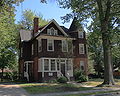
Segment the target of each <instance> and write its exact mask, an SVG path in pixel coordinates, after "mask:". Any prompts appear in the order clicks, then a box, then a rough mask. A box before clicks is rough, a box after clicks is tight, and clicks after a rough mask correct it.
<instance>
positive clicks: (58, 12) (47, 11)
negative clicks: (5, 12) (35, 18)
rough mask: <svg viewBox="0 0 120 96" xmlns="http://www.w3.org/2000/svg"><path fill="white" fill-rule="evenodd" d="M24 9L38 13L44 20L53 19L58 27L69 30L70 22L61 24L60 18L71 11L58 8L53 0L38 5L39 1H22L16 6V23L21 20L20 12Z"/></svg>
mask: <svg viewBox="0 0 120 96" xmlns="http://www.w3.org/2000/svg"><path fill="white" fill-rule="evenodd" d="M26 9H31V10H33V11H35V12H36V13H40V14H41V15H42V16H43V18H44V19H46V20H50V19H55V20H56V22H57V23H58V24H59V25H61V26H65V27H67V28H69V26H70V24H71V22H72V20H71V21H70V22H69V23H65V24H63V23H62V22H63V21H62V20H61V18H60V17H62V16H65V15H66V14H67V13H70V12H71V10H68V9H63V8H59V5H58V4H57V3H56V2H54V0H50V1H49V2H48V3H47V4H43V3H40V0H24V2H23V3H22V4H20V6H16V17H15V18H16V23H17V22H18V21H19V20H21V18H22V11H24V10H26Z"/></svg>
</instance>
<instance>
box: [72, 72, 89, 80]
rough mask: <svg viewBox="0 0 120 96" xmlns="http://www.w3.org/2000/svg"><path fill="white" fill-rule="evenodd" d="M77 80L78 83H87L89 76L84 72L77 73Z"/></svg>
mask: <svg viewBox="0 0 120 96" xmlns="http://www.w3.org/2000/svg"><path fill="white" fill-rule="evenodd" d="M74 77H75V80H76V81H77V82H86V81H88V79H87V76H86V75H85V74H84V73H83V71H80V70H79V71H75V73H74Z"/></svg>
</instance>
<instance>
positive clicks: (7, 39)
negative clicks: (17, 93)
mask: <svg viewBox="0 0 120 96" xmlns="http://www.w3.org/2000/svg"><path fill="white" fill-rule="evenodd" d="M21 1H23V0H15V1H14V0H1V2H0V69H1V70H2V79H3V71H4V69H5V68H9V69H12V70H14V69H15V68H16V66H17V53H16V52H17V46H16V44H17V42H16V36H17V34H18V33H17V32H18V31H17V28H16V25H15V22H14V21H15V19H14V17H15V14H14V11H15V8H14V5H15V4H19V3H20V2H21ZM15 70H16V69H15Z"/></svg>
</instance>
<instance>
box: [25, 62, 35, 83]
mask: <svg viewBox="0 0 120 96" xmlns="http://www.w3.org/2000/svg"><path fill="white" fill-rule="evenodd" d="M24 77H26V78H27V81H32V79H33V62H25V63H24Z"/></svg>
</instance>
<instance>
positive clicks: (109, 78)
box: [102, 26, 115, 85]
mask: <svg viewBox="0 0 120 96" xmlns="http://www.w3.org/2000/svg"><path fill="white" fill-rule="evenodd" d="M104 27H105V26H104ZM107 33H108V32H105V31H104V32H102V41H103V51H104V82H103V84H107V85H114V84H115V82H114V78H113V66H112V59H111V47H110V41H109V37H107V36H108V35H107Z"/></svg>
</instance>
